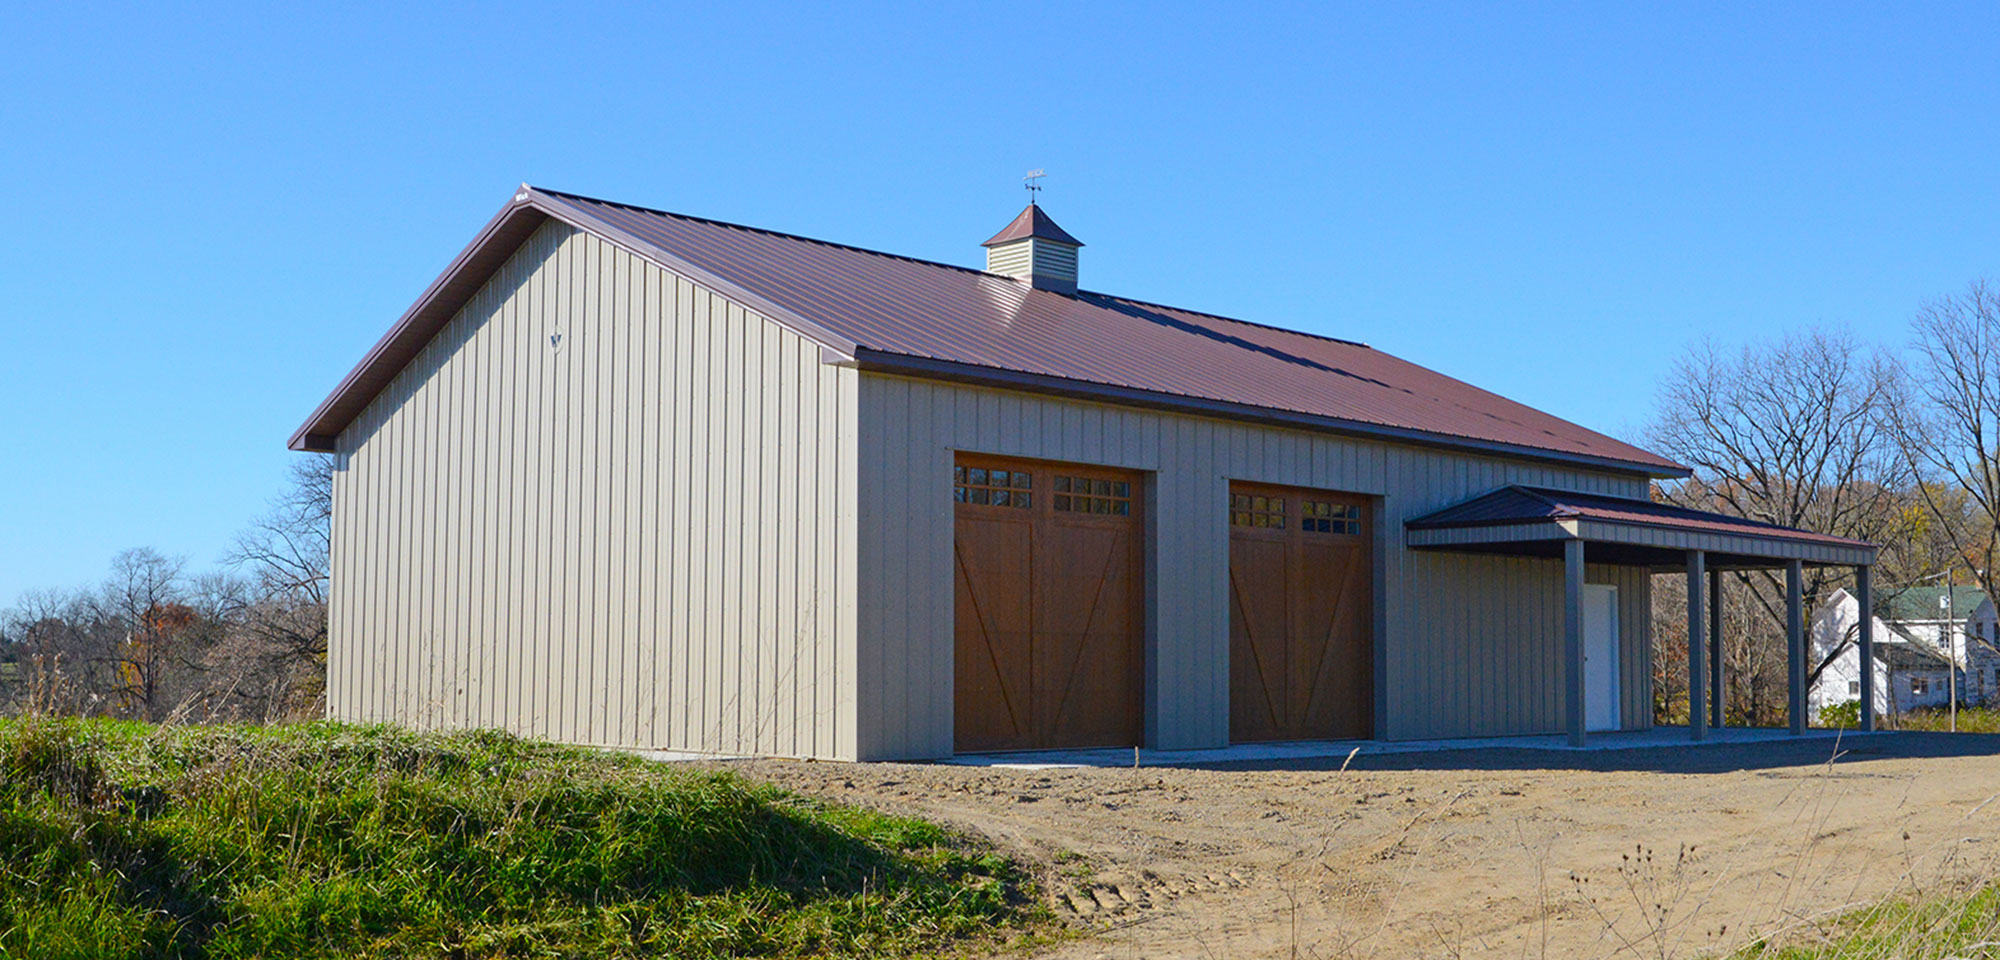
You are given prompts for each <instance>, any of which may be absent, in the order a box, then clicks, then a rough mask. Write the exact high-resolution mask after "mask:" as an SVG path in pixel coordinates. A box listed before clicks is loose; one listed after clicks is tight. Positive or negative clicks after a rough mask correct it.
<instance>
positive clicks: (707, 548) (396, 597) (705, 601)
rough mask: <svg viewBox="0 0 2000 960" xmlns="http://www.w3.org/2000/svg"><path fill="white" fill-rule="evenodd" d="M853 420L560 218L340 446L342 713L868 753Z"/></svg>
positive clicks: (848, 403)
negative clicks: (859, 705) (858, 650)
mask: <svg viewBox="0 0 2000 960" xmlns="http://www.w3.org/2000/svg"><path fill="white" fill-rule="evenodd" d="M551 337H559V338H560V339H559V340H557V341H555V342H551V339H550V338H551ZM856 400H857V385H856V374H855V373H854V371H853V370H852V369H849V368H842V367H834V366H828V365H825V364H822V363H821V362H820V348H819V347H818V346H817V345H816V344H814V343H812V342H809V341H807V340H805V339H803V338H801V337H799V336H798V335H797V334H794V333H792V332H791V331H789V330H787V329H785V328H783V327H781V326H779V325H777V324H775V323H772V322H770V321H768V320H766V319H764V318H762V317H759V316H757V315H755V314H753V313H749V312H747V311H745V310H744V309H743V308H741V307H739V306H737V305H736V304H733V303H730V302H728V301H725V300H723V299H722V298H720V297H716V296H712V295H711V294H709V292H708V291H706V290H703V289H700V288H698V287H696V286H694V285H693V284H691V283H689V282H688V281H687V280H685V279H682V278H680V277H677V276H675V275H673V274H671V273H668V272H667V271H665V270H662V269H660V268H659V267H657V266H654V265H653V264H651V263H648V262H646V261H643V260H640V259H638V258H636V257H634V256H632V255H631V254H629V253H626V252H625V251H623V250H621V249H619V248H617V247H614V246H612V245H610V244H607V243H605V242H603V241H601V240H598V239H596V238H594V237H592V236H590V235H587V234H584V233H581V232H578V231H576V230H574V229H571V228H569V227H567V226H563V225H560V224H558V223H553V222H552V223H550V224H548V225H545V226H544V227H542V228H541V229H540V230H538V231H537V232H536V233H535V234H534V235H533V236H532V237H531V238H529V240H528V241H527V242H526V243H525V244H524V245H523V246H522V247H521V249H520V250H519V251H517V252H516V253H515V254H514V256H513V257H512V258H511V259H509V260H508V261H507V263H506V264H505V265H504V266H503V267H502V268H501V270H500V271H499V272H498V273H497V274H496V275H495V276H494V277H493V279H492V280H490V281H489V282H488V283H487V284H486V286H485V287H484V288H483V289H482V290H481V291H480V292H479V294H478V295H477V296H476V297H475V298H474V299H473V300H472V302H470V303H468V304H467V305H466V306H465V308H464V309H463V310H462V311H461V312H460V313H459V315H458V316H457V317H455V318H454V319H453V320H452V322H451V324H450V325H449V326H448V327H447V328H446V329H445V330H444V331H442V332H441V333H440V334H439V335H438V336H437V337H436V338H435V339H434V340H433V341H432V343H431V344H430V345H429V346H428V347H426V348H425V350H424V351H423V353H422V354H421V356H419V357H418V358H417V360H416V361H415V362H413V363H412V364H411V365H410V366H409V367H408V368H406V369H404V370H403V371H402V372H401V373H400V374H399V375H398V376H397V377H396V379H395V381H394V383H393V384H392V385H391V386H390V388H389V389H388V390H386V391H384V393H383V394H382V395H381V396H380V397H378V398H377V399H376V400H375V401H374V402H373V403H372V404H371V405H370V406H369V407H368V409H367V410H366V412H365V413H364V414H363V415H362V416H361V418H360V419H359V420H357V421H356V422H355V423H354V424H353V425H352V426H351V427H350V428H349V429H348V430H347V431H346V432H345V433H343V434H342V435H341V437H340V442H339V453H338V454H337V458H338V460H337V469H336V472H335V476H334V542H333V563H334V574H333V587H332V590H333V593H332V603H331V610H330V613H329V616H330V629H331V631H332V640H331V644H330V650H329V653H328V712H329V713H330V714H331V715H332V716H334V717H337V718H341V719H349V720H361V721H389V722H397V723H406V724H412V725H418V726H443V727H474V726H493V727H503V728H506V729H509V730H513V731H516V732H519V733H523V734H529V735H534V736H542V737H549V738H552V739H557V740H565V741H570V742H577V743H594V744H613V745H624V746H642V747H657V748H665V749H686V750H702V751H714V752H741V753H761V754H779V755H801V756H804V755H811V756H823V757H840V756H852V755H853V754H854V752H855V739H854V735H855V734H854V729H853V707H852V705H853V703H854V699H853V689H854V677H853V663H854V659H855V644H854V639H855V632H854V631H855V622H854V617H855V610H854V606H853V603H852V600H851V597H852V592H853V589H854V559H853V558H854V552H855V542H856V541H855V534H854V529H853V526H854V522H855V518H854V514H853V511H852V508H851V506H845V505H844V503H845V504H851V503H852V500H853V498H854V496H855V492H854V491H855V466H856V458H855V450H854V447H855V441H856V432H855V429H854V420H855V410H856ZM843 498H845V500H844V501H843Z"/></svg>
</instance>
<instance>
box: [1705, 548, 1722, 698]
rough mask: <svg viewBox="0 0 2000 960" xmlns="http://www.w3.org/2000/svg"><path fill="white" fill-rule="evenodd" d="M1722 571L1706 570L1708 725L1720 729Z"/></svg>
mask: <svg viewBox="0 0 2000 960" xmlns="http://www.w3.org/2000/svg"><path fill="white" fill-rule="evenodd" d="M1724 689H1725V685H1724V682H1723V679H1722V571H1720V570H1716V569H1713V568H1711V569H1710V570H1709V571H1708V725H1709V726H1711V727H1714V728H1715V729H1717V730H1720V729H1722V705H1723V691H1724Z"/></svg>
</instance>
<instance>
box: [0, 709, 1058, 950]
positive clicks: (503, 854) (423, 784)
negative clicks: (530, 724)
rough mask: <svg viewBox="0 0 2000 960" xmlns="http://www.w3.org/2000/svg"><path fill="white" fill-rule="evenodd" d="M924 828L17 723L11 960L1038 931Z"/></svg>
mask: <svg viewBox="0 0 2000 960" xmlns="http://www.w3.org/2000/svg"><path fill="white" fill-rule="evenodd" d="M1024 888H1025V881H1024V879H1023V877H1022V876H1021V875H1020V874H1019V873H1018V872H1017V871H1016V869H1015V867H1014V866H1013V865H1012V864H1011V863H1010V862H1009V861H1007V860H1006V859H1004V858H1002V857H1000V856H998V855H995V854H993V853H991V852H990V851H987V850H984V849H981V848H979V847H977V846H974V845H972V844H970V843H968V842H967V841H965V840H964V839H962V838H960V837H957V836H954V835H952V834H949V833H947V832H946V831H944V830H943V829H941V828H939V827H936V826H933V825H931V824H929V823H926V822H923V821H920V820H913V819H905V818H897V817H889V816H884V815H880V814H876V813H870V812H864V811H861V810H858V809H855V808H850V807H844V806H839V805H835V804H831V803H822V802H816V801H810V800H805V799H801V798H799V797H796V796H793V795H790V794H787V793H785V792H783V791H781V790H778V789H776V788H774V787H768V786H759V785H754V784H750V783H747V782H745V781H742V780H740V779H737V778H736V777H734V776H730V775H727V774H716V773H693V772H685V771H677V770H673V769H669V768H665V767H662V766H660V765H658V764H650V763H648V762H646V761H641V760H638V759H636V758H630V757H623V756H617V755H609V754H604V753H600V752H594V751H586V750H580V749H573V748H564V747H556V746H550V745H545V744H539V743H532V742H528V741H523V740H518V739H515V738H512V737H509V736H505V735H501V734H493V733H476V734H459V735H419V734H412V733H407V732H401V731H396V730H391V729H387V728H359V727H349V726H340V725H331V724H307V725H301V726H293V727H275V728H247V727H211V728H202V727H173V728H153V727H148V726H143V725H137V724H121V723H112V722H103V721H90V722H84V721H70V720H14V721H0V956H6V957H37V958H64V957H77V958H82V957H92V958H97V957H133V958H142V957H147V958H149V957H275V956H284V957H357V956H359V957H391V956H395V957H402V956H435V957H454V958H458V957H467V958H471V957H623V956H639V955H647V956H657V955H671V956H677V957H720V956H783V957H848V956H852V957H861V956H868V957H877V956H904V955H913V954H924V955H929V954H933V953H936V952H939V951H947V950H952V949H956V948H958V947H960V946H964V945H968V944H974V943H984V942H986V941H989V940H991V939H992V938H995V937H998V936H1002V935H1005V934H1007V933H1009V932H1010V931H1020V930H1023V929H1027V928H1031V927H1033V926H1034V925H1035V922H1036V918H1037V915H1038V911H1039V909H1040V908H1037V907H1035V906H1032V904H1034V903H1035V902H1036V901H1035V899H1034V898H1033V897H1032V896H1030V895H1029V894H1028V892H1027V891H1026V890H1025V889H1024Z"/></svg>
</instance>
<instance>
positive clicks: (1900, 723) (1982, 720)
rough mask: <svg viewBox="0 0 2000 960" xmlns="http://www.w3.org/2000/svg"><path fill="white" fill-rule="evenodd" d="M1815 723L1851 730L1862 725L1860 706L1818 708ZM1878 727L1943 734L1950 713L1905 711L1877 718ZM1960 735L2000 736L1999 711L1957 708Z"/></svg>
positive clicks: (1943, 710) (1936, 709) (1852, 703)
mask: <svg viewBox="0 0 2000 960" xmlns="http://www.w3.org/2000/svg"><path fill="white" fill-rule="evenodd" d="M1817 719H1818V722H1819V725H1820V726H1823V727H1843V728H1846V729H1853V728H1855V727H1858V726H1860V725H1861V702H1860V701H1859V700H1849V701H1847V702H1846V703H1838V704H1834V705H1832V706H1829V707H1824V708H1821V710H1820V712H1819V716H1818V718H1817ZM1876 722H1877V726H1879V727H1880V728H1881V729H1883V730H1931V731H1946V730H1950V729H1951V728H1952V727H1951V710H1950V708H1948V707H1924V708H1922V709H1919V710H1905V711H1903V712H1901V713H1895V714H1883V715H1881V716H1880V717H1878V718H1876ZM1958 732H1959V733H2000V710H1995V709H1993V708H1992V707H1959V708H1958Z"/></svg>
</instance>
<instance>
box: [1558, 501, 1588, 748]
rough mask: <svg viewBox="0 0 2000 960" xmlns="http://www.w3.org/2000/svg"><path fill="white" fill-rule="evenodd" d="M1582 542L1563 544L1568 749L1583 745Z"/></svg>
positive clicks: (1565, 706) (1575, 541)
mask: <svg viewBox="0 0 2000 960" xmlns="http://www.w3.org/2000/svg"><path fill="white" fill-rule="evenodd" d="M1583 682H1584V681H1583V541H1582V540H1566V541H1564V542H1563V694H1564V696H1563V722H1564V724H1565V725H1566V726H1567V727H1568V728H1569V745H1570V746H1572V747H1581V746H1583V745H1584V741H1585V735H1584V730H1583V707H1584V700H1583V698H1584V688H1583Z"/></svg>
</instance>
